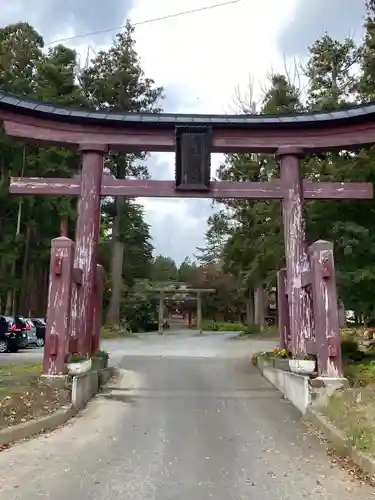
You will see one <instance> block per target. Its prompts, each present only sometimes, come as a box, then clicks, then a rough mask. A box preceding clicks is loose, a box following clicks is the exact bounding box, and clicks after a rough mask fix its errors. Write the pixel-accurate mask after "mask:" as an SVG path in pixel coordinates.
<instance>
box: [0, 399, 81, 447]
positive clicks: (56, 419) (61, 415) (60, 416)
mask: <svg viewBox="0 0 375 500" xmlns="http://www.w3.org/2000/svg"><path fill="white" fill-rule="evenodd" d="M77 412H78V409H76V408H75V407H74V406H73V405H69V406H65V407H63V408H61V409H59V410H56V411H55V412H54V413H52V414H51V415H47V416H45V417H41V418H38V419H36V420H29V421H28V422H25V423H22V424H17V425H13V426H12V427H8V428H7V429H2V430H1V431H0V446H5V445H7V444H10V443H14V442H16V441H21V440H22V439H26V438H29V437H32V436H34V435H35V434H40V433H42V432H46V431H50V430H52V429H55V428H56V427H59V426H60V425H63V424H65V423H66V422H67V421H68V420H69V419H71V418H72V417H74V415H76V414H77Z"/></svg>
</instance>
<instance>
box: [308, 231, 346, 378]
mask: <svg viewBox="0 0 375 500" xmlns="http://www.w3.org/2000/svg"><path fill="white" fill-rule="evenodd" d="M309 253H310V262H311V269H312V273H311V275H312V294H313V300H314V313H315V328H316V339H315V342H316V354H317V358H318V372H319V375H320V376H322V377H330V378H331V377H332V378H334V377H342V376H343V367H342V354H341V342H340V322H339V311H338V301H337V290H336V273H335V265H334V257H333V244H332V243H331V242H329V241H323V240H318V241H316V242H315V243H313V244H312V245H311V246H310V248H309Z"/></svg>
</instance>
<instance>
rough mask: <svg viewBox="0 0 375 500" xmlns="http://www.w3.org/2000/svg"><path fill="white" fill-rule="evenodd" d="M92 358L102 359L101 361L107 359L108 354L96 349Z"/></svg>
mask: <svg viewBox="0 0 375 500" xmlns="http://www.w3.org/2000/svg"><path fill="white" fill-rule="evenodd" d="M94 357H95V358H103V359H109V353H108V352H107V351H103V350H101V349H98V350H97V351H96V352H95V353H94Z"/></svg>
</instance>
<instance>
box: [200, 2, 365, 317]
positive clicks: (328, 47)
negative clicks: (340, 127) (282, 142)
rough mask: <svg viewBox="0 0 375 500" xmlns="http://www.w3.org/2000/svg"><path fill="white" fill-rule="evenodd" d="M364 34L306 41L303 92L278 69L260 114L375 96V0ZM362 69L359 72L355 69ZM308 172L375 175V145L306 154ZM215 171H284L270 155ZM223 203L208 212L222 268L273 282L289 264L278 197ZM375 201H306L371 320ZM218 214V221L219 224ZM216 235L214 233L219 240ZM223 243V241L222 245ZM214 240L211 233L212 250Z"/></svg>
mask: <svg viewBox="0 0 375 500" xmlns="http://www.w3.org/2000/svg"><path fill="white" fill-rule="evenodd" d="M364 27H365V37H364V40H363V42H362V44H360V46H358V45H357V44H356V43H355V42H354V40H353V39H352V38H351V37H348V38H346V39H345V40H344V41H338V40H334V39H332V38H331V37H330V36H329V34H325V35H324V36H323V37H322V38H321V39H319V40H316V41H315V42H314V43H313V44H312V45H311V47H310V48H309V57H308V60H307V61H306V64H305V65H304V76H305V77H306V86H305V90H306V97H307V99H305V100H304V101H302V100H301V98H300V97H301V93H300V89H299V88H297V87H296V86H295V85H294V84H293V82H291V81H290V78H289V75H286V76H284V75H282V74H278V75H273V76H272V77H271V79H270V82H269V85H268V87H267V88H266V90H265V93H264V98H263V100H262V102H261V103H260V106H257V105H256V103H252V104H251V106H246V107H244V109H243V110H242V111H243V112H244V113H247V112H249V110H252V112H253V110H254V109H258V108H259V109H260V113H262V114H283V113H290V112H298V111H301V110H306V111H330V110H334V109H338V108H340V107H342V106H344V105H347V104H348V103H353V102H358V101H360V100H361V101H372V100H375V2H374V0H368V2H367V16H366V20H365V26H364ZM358 68H360V72H359V73H358ZM302 168H303V173H304V177H305V178H308V179H313V180H315V181H335V182H342V181H344V180H345V181H349V182H350V181H352V182H370V183H374V182H375V147H372V148H367V149H362V150H356V151H352V152H350V153H349V152H347V151H338V152H334V153H327V154H320V155H315V156H311V157H310V158H306V160H305V161H304V162H303V165H302ZM218 176H219V178H220V179H222V180H233V181H246V180H250V181H268V180H272V179H274V178H278V177H279V167H278V164H277V162H276V161H275V158H274V157H273V156H271V155H259V154H231V155H227V156H226V158H225V161H224V163H223V165H222V166H221V167H220V169H219V172H218ZM220 201H222V202H223V204H224V207H225V208H224V209H220V210H219V211H218V212H217V214H216V215H215V216H213V217H211V218H210V219H209V221H208V223H209V231H208V234H209V238H210V240H211V241H212V240H215V244H216V246H217V247H218V248H220V249H221V252H220V261H221V262H222V263H223V268H224V270H225V271H227V272H230V273H231V274H233V275H234V276H235V277H236V279H237V280H238V281H239V282H240V283H241V287H240V288H241V289H242V291H243V293H248V292H249V291H250V292H251V290H255V289H256V288H258V287H259V286H263V287H264V288H265V289H267V288H269V287H270V286H273V285H275V278H276V271H277V269H279V268H280V267H283V266H284V244H283V229H282V220H281V210H280V203H279V202H278V201H272V200H271V201H269V200H267V201H263V200H254V201H238V200H220ZM374 211H375V200H342V201H335V200H329V201H315V200H311V201H308V202H305V214H306V220H307V226H306V229H307V239H308V243H312V242H313V241H315V240H317V239H325V240H328V241H333V242H334V249H335V265H336V270H337V281H338V288H339V295H340V299H341V300H342V302H343V303H344V306H345V308H346V309H351V310H353V311H355V315H356V317H357V318H362V317H363V318H364V320H365V323H366V324H372V322H374V321H375V304H374V301H373V296H374V295H375V264H374V263H375V236H374V235H375V225H374V221H375V212H374ZM218 221H219V223H218ZM215 238H216V239H215ZM220 245H221V246H220ZM209 249H210V242H209V239H208V238H207V254H208V255H209V254H210V252H209Z"/></svg>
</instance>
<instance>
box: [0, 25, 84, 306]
mask: <svg viewBox="0 0 375 500" xmlns="http://www.w3.org/2000/svg"><path fill="white" fill-rule="evenodd" d="M43 46H44V42H43V38H42V37H41V36H40V35H39V33H37V31H36V30H34V29H33V28H32V27H31V26H30V25H29V24H27V23H17V24H14V25H9V26H7V27H5V28H3V29H1V30H0V55H1V57H0V84H1V87H2V88H3V89H4V90H7V91H9V92H13V93H16V94H25V95H29V96H31V97H34V98H35V97H36V98H38V99H41V100H54V101H55V102H61V103H65V102H73V101H74V100H75V99H78V96H80V95H81V94H80V89H79V87H78V85H77V83H76V82H75V78H74V74H73V69H72V68H74V67H75V66H76V64H77V63H76V55H75V52H74V51H71V50H70V49H66V50H65V52H64V57H62V52H63V50H62V48H61V47H57V48H55V49H53V50H51V51H49V52H47V53H46V54H44V53H43V52H42V49H43ZM0 143H1V149H2V159H1V175H0V199H1V203H0V229H1V231H2V235H3V236H2V240H3V241H2V245H1V253H0V278H1V279H0V282H1V289H0V302H1V307H2V310H3V311H4V312H5V313H7V314H11V313H15V311H16V310H18V311H20V310H22V312H23V313H24V314H27V313H29V312H30V311H34V312H35V313H37V312H38V313H39V314H43V315H44V314H45V301H46V291H47V285H48V275H47V273H48V260H49V249H50V241H51V238H53V237H56V236H57V235H58V234H59V228H60V222H61V218H63V217H64V218H67V219H69V218H72V219H73V218H74V212H75V201H73V200H71V199H69V198H60V197H20V198H16V197H11V196H9V190H8V178H9V176H10V175H13V176H17V175H33V176H40V177H42V176H51V175H52V176H53V175H55V176H62V177H63V176H71V175H73V173H75V172H76V171H77V169H78V167H79V162H78V158H77V156H76V155H75V154H74V153H72V152H69V151H66V150H64V149H61V148H40V147H33V146H25V147H22V146H19V145H18V144H16V143H15V142H13V141H11V140H9V139H8V138H7V137H5V136H4V134H3V133H2V134H1V136H0ZM36 290H38V291H39V293H37V292H36Z"/></svg>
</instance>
